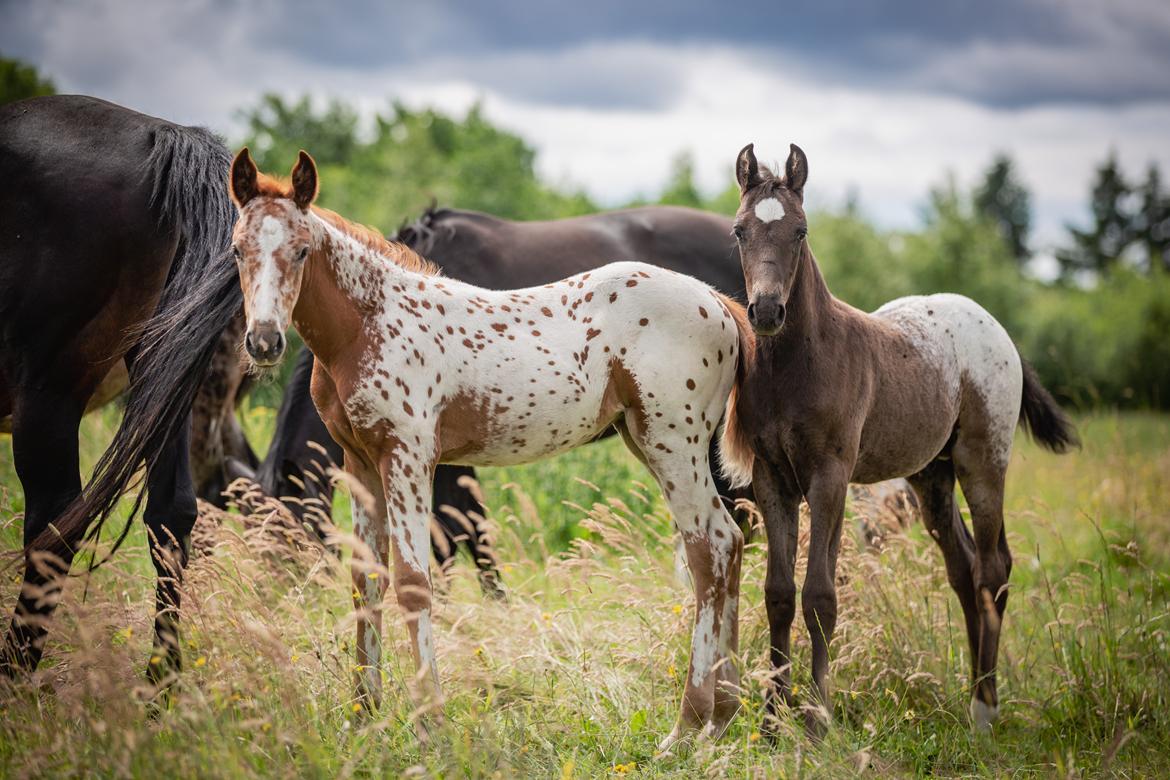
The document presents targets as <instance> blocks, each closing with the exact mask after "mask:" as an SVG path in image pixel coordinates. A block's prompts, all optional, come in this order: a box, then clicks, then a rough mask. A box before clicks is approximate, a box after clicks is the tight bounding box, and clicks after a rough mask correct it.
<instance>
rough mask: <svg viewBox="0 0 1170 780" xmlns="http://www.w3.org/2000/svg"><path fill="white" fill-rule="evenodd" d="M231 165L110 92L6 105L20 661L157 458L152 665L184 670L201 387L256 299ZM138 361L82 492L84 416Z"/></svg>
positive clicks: (151, 507) (2, 278)
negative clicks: (108, 382) (239, 236)
mask: <svg viewBox="0 0 1170 780" xmlns="http://www.w3.org/2000/svg"><path fill="white" fill-rule="evenodd" d="M228 162H229V156H228V152H227V149H226V148H225V147H224V146H223V144H222V143H221V142H220V141H219V140H218V139H216V138H215V137H214V136H213V135H212V134H211V133H209V132H208V131H206V130H202V129H198V128H188V127H181V126H178V125H174V124H171V123H169V122H166V121H163V120H160V119H155V118H153V117H149V116H145V115H143V114H139V113H136V112H134V111H130V110H128V109H125V108H122V107H120V106H116V105H113V104H111V103H107V102H105V101H101V100H97V99H94V98H88V97H80V96H59V97H50V98H38V99H34V100H28V101H22V102H18V103H13V104H9V105H7V106H4V107H3V108H0V181H2V182H4V187H3V189H2V190H0V214H2V215H3V216H2V217H0V420H2V419H4V418H8V417H10V418H11V427H12V448H13V455H14V460H15V466H16V471H17V474H18V476H19V477H20V480H21V485H22V487H23V489H24V495H25V517H24V542H25V575H24V581H23V585H22V590H21V595H20V598H19V601H18V604H17V608H16V614H15V616H14V618H13V623H12V629H11V631H10V633H9V636H8V641H7V645H6V649H5V652H4V659H3V664H4V668H5V669H6V670H7V671H9V672H12V671H15V670H17V669H21V668H24V669H29V668H32V667H35V666H36V664H37V662H38V661H39V659H40V656H41V653H42V651H43V644H44V639H45V630H46V629H45V623H46V621H47V619H48V617H49V616H50V614H51V612H52V610H53V606H54V604H55V602H56V600H57V598H58V594H59V591H60V576H61V575H62V573H63V571H64V570H67V569H68V567H69V564H70V563H71V561H72V558H73V556H74V554H75V552H76V550H77V548H78V547H79V546H80V544H81V543H82V542H83V541H84V540H85V539H86V538H89V537H92V536H93V535H94V534H96V533H97V532H98V530H100V527H101V523H102V521H104V519H105V518H106V517H107V516H108V515H109V513H110V511H111V510H112V509H113V507H114V506H115V504H116V503H117V500H118V497H119V496H120V495H121V494H122V492H123V491H124V490H125V489H126V488H127V487H129V486H130V484H131V483H132V482H133V480H134V479H135V477H136V474H137V473H138V471H139V469H141V467H142V466H143V465H144V464H145V465H146V467H147V475H146V488H147V489H146V491H145V494H146V495H145V500H146V509H145V521H146V524H147V527H148V531H149V537H150V547H151V553H152V557H153V559H154V563H155V568H156V571H157V574H158V587H157V593H156V599H157V603H156V606H157V610H158V611H157V615H156V620H155V632H156V636H155V656H154V658H152V661H153V663H152V664H151V665H150V667H148V668H149V670H150V671H151V673H152V675H153V676H154V678H155V679H156V680H157V679H161V678H162V677H163V676H165V675H166V674H167V673H169V672H170V671H173V670H176V669H177V667H178V664H179V649H178V640H177V614H176V613H177V609H178V604H179V590H178V583H179V581H180V579H181V575H182V566H183V565H184V564H185V563H186V556H187V540H188V538H189V533H190V529H191V526H192V524H193V523H194V520H195V497H194V494H193V492H192V487H191V476H190V472H189V468H188V446H187V443H188V438H189V422H188V418H189V410H190V405H191V398H192V396H193V394H194V392H195V390H196V388H197V387H198V385H199V382H200V380H201V378H202V375H203V373H204V370H205V368H206V365H207V362H208V360H209V358H210V355H211V350H212V347H213V346H214V343H215V340H216V338H217V337H218V336H219V334H220V332H222V331H223V329H224V328H225V326H226V325H227V323H228V321H229V320H230V318H231V316H232V315H233V314H234V312H235V311H237V310H238V309H239V307H240V300H241V295H240V291H239V282H238V277H237V275H236V272H235V268H234V265H233V264H232V263H231V260H230V257H228V256H227V255H226V249H227V247H228V244H229V241H230V233H231V226H232V223H233V220H234V209H233V208H232V206H231V203H230V202H229V200H228V197H227V193H226V188H225V187H224V180H225V176H226V171H227V166H228ZM123 363H124V365H125V366H127V367H128V371H129V378H128V381H129V385H128V387H129V389H128V392H127V400H126V412H125V414H124V416H123V421H122V423H121V425H120V427H119V429H118V432H117V433H116V435H115V439H114V441H113V442H112V443H111V445H110V447H109V449H108V450H107V451H106V453H105V454H104V455H103V456H102V459H101V460H100V461H99V463H98V465H97V467H96V469H95V471H94V475H93V478H92V480H91V482H90V483H89V484H88V485H87V487H86V490H85V492H84V493H82V490H81V479H80V474H79V464H78V426H79V423H80V420H81V416H82V415H83V413H84V412H85V409H86V407H87V405H89V404H90V403H91V401H92V400H93V397H94V395H95V391H97V390H98V388H99V386H100V385H101V384H102V382H103V380H104V379H106V378H107V376H109V375H110V374H111V372H112V371H113V372H114V373H117V371H116V370H115V369H117V368H118V367H119V364H123ZM143 498H144V496H143V494H140V495H139V498H138V502H137V503H136V504H135V511H137V509H138V507H139V505H140V504H141V502H142V501H143ZM95 519H96V522H94V521H95ZM50 524H51V527H50Z"/></svg>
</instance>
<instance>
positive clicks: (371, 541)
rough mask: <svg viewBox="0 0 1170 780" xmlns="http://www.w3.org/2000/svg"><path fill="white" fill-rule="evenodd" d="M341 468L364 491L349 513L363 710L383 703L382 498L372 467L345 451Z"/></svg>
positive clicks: (386, 581) (359, 696)
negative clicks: (354, 546) (353, 539)
mask: <svg viewBox="0 0 1170 780" xmlns="http://www.w3.org/2000/svg"><path fill="white" fill-rule="evenodd" d="M345 469H346V471H348V472H349V473H351V474H354V475H355V476H357V477H358V481H359V482H361V484H362V485H363V486H364V487H365V488H366V491H367V492H368V495H361V496H359V495H353V496H351V499H350V513H351V514H352V516H353V533H354V536H356V537H357V539H358V542H359V545H358V547H357V549H355V550H354V554H353V558H352V559H351V561H350V578H351V579H352V581H353V608H354V615H355V626H354V629H355V633H356V636H355V642H354V652H355V655H356V656H357V664H356V666H355V668H354V678H355V679H354V683H355V689H356V696H357V701H358V703H359V704H360V705H362V707H363V708H365V709H366V710H367V711H373V710H375V709H377V708H378V707H379V706H381V703H382V605H383V601H384V600H385V597H386V590H387V588H388V587H389V577H388V574H389V569H388V568H387V556H388V554H389V551H388V549H387V548H388V541H387V536H386V504H385V502H384V501H383V500H382V485H381V482H380V478H379V476H378V474H377V472H376V471H374V470H372V469H369V468H367V467H366V466H365V465H364V463H363V462H362V461H361V460H359V459H358V458H357V457H356V456H355V455H353V454H351V453H349V452H346V454H345Z"/></svg>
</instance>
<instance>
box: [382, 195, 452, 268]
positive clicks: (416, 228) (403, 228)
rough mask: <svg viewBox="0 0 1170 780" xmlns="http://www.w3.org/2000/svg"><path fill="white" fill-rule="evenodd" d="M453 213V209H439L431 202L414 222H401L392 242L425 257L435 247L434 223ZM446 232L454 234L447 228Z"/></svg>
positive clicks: (435, 228) (435, 229)
mask: <svg viewBox="0 0 1170 780" xmlns="http://www.w3.org/2000/svg"><path fill="white" fill-rule="evenodd" d="M453 213H455V211H454V210H453V209H451V208H448V207H446V206H443V207H439V206H438V205H437V204H436V202H435V201H433V200H432V201H431V205H429V206H427V207H426V209H424V210H423V213H422V214H421V215H420V216H419V218H418V219H416V220H415V221H414V222H408V221H406V220H403V222H402V224H401V225H399V226H398V233H397V234H396V235H395V236H394V240H395V241H397V242H399V243H401V244H405V245H406V246H408V247H410V248H411V249H413V250H415V251H416V252H419V253H421V254H424V255H425V254H427V253H428V252H429V251H430V250H431V249H432V248H433V247H434V245H435V234H436V231H437V226H436V223H437V222H439V221H440V220H441V219H443V218H445V217H447V216H449V215H451V214H453ZM448 230H449V231H450V232H451V233H454V230H455V229H454V227H450V226H449V227H448Z"/></svg>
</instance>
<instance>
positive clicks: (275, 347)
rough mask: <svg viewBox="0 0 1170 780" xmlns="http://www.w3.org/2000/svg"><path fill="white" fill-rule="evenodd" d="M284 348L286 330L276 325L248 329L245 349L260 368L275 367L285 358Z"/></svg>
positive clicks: (258, 325)
mask: <svg viewBox="0 0 1170 780" xmlns="http://www.w3.org/2000/svg"><path fill="white" fill-rule="evenodd" d="M284 348H285V340H284V330H283V329H281V328H278V327H276V324H275V323H269V322H264V323H259V324H257V325H255V326H253V327H251V328H248V332H247V334H245V336H244V349H246V350H247V351H248V356H249V357H250V358H252V362H253V363H255V364H256V365H258V366H262V367H268V366H275V365H276V364H277V363H279V362H280V359H281V358H282V357H284Z"/></svg>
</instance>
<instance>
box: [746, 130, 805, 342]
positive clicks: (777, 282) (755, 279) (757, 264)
mask: <svg viewBox="0 0 1170 780" xmlns="http://www.w3.org/2000/svg"><path fill="white" fill-rule="evenodd" d="M735 178H736V180H737V181H738V182H739V193H740V194H739V211H738V212H736V215H735V226H734V227H733V228H732V231H731V232H732V234H733V235H734V236H735V239H736V241H738V242H739V256H740V259H741V261H742V263H743V275H744V282H745V283H746V285H747V299H748V310H747V311H748V320H749V321H750V322H751V324H752V329H753V330H755V332H756V333H758V334H760V335H761V336H771V335H774V334H776V333H779V332H780V328H781V327H782V326H783V325H784V310H785V307H786V306H787V304H788V296H789V295H790V294H791V292H792V284H793V280H794V279H795V277H796V269H797V267H798V265H799V262H800V257H801V254H802V253H803V251H804V240H805V237H806V236H807V235H808V223H807V222H806V221H805V218H804V205H803V204H804V183H805V180H806V179H807V178H808V160H807V159H805V156H804V152H802V151H801V150H800V147H799V146H797V145H796V144H792V146H791V151H790V152H789V155H788V162H787V163H786V164H785V166H784V177H783V178H780V177H778V176H776V175H774V174H773V173H772V172H771V171H769V170H768V169H767V168H766V167H764V166H763V165H760V164H759V163H757V162H756V155H755V152H754V151H753V149H752V144H748V145H747V146H745V147H744V148H743V150H742V151H740V153H739V158H738V159H737V160H736V161H735Z"/></svg>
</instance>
